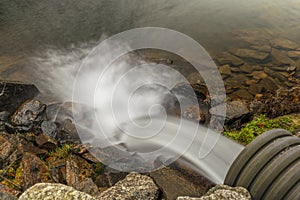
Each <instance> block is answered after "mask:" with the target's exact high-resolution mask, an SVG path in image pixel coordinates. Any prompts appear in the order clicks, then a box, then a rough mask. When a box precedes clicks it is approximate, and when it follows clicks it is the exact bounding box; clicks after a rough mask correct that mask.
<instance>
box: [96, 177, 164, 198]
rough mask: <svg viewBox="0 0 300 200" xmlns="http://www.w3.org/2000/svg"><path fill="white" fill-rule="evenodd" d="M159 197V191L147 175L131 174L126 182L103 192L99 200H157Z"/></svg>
mask: <svg viewBox="0 0 300 200" xmlns="http://www.w3.org/2000/svg"><path fill="white" fill-rule="evenodd" d="M158 196H159V189H158V187H157V186H156V185H155V183H154V181H153V180H152V179H151V178H150V177H148V176H145V175H141V174H138V173H130V174H129V175H127V176H126V177H125V179H124V180H121V181H119V182H118V183H116V184H115V185H114V186H113V187H111V188H109V189H107V190H105V191H104V192H102V193H101V194H100V195H99V196H98V197H97V199H99V200H111V199H115V200H123V199H132V200H139V199H143V200H156V199H158Z"/></svg>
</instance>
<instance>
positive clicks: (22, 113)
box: [11, 100, 46, 126]
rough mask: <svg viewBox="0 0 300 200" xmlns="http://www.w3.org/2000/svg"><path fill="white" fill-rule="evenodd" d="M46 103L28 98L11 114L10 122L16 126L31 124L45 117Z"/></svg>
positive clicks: (39, 121) (37, 122)
mask: <svg viewBox="0 0 300 200" xmlns="http://www.w3.org/2000/svg"><path fill="white" fill-rule="evenodd" d="M45 109H46V105H44V104H42V103H41V102H40V101H38V100H28V101H26V102H25V103H23V104H22V105H21V106H20V108H19V109H18V110H17V111H16V112H15V113H14V114H13V116H12V118H11V122H12V123H13V124H14V125H16V126H31V125H33V124H39V123H41V122H42V121H43V120H44V119H45Z"/></svg>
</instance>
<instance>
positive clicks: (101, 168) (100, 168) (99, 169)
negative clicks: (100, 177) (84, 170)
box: [92, 162, 105, 174]
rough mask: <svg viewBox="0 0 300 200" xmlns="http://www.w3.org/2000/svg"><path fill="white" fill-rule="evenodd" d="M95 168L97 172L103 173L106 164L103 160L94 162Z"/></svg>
mask: <svg viewBox="0 0 300 200" xmlns="http://www.w3.org/2000/svg"><path fill="white" fill-rule="evenodd" d="M92 166H93V169H94V172H95V174H101V173H103V172H104V169H105V165H104V164H103V163H101V162H97V163H93V165H92Z"/></svg>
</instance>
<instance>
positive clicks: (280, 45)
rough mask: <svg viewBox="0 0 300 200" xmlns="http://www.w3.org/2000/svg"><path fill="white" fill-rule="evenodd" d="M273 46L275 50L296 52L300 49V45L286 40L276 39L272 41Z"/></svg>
mask: <svg viewBox="0 0 300 200" xmlns="http://www.w3.org/2000/svg"><path fill="white" fill-rule="evenodd" d="M271 45H272V47H274V48H277V49H286V50H294V49H298V48H299V47H300V46H299V44H298V43H296V42H293V41H291V40H288V39H284V38H276V39H274V40H271Z"/></svg>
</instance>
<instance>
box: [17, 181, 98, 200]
mask: <svg viewBox="0 0 300 200" xmlns="http://www.w3.org/2000/svg"><path fill="white" fill-rule="evenodd" d="M28 199H31V200H41V199H47V200H95V198H93V197H92V196H90V195H89V194H86V193H84V192H80V191H77V190H75V189H74V188H72V187H69V186H66V185H63V184H58V183H38V184H35V185H34V186H32V187H31V188H29V189H27V190H26V191H25V192H24V193H23V194H22V195H21V196H20V198H19V200H28Z"/></svg>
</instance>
